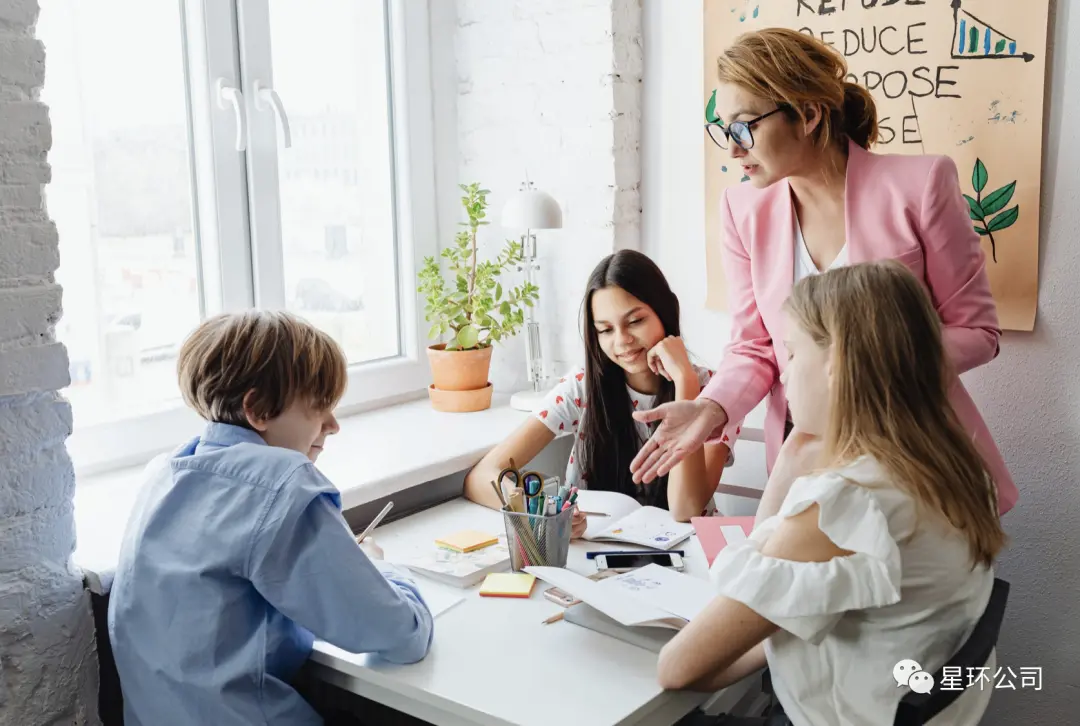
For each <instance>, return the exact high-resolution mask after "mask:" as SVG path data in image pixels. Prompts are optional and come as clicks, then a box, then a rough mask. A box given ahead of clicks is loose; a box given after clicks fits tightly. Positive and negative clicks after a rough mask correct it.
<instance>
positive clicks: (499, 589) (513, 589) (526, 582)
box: [480, 572, 536, 597]
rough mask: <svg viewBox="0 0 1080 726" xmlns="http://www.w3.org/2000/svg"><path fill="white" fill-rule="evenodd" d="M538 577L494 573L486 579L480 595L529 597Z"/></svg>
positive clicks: (524, 574) (520, 573) (519, 573)
mask: <svg viewBox="0 0 1080 726" xmlns="http://www.w3.org/2000/svg"><path fill="white" fill-rule="evenodd" d="M535 583H536V577H535V576H534V575H530V574H528V573H526V572H493V573H491V574H490V575H488V576H487V577H486V578H485V579H484V584H483V585H481V586H480V594H481V595H482V596H484V597H528V596H529V595H530V594H532V589H533V585H534V584H535Z"/></svg>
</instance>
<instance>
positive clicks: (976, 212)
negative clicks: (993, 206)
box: [964, 194, 986, 222]
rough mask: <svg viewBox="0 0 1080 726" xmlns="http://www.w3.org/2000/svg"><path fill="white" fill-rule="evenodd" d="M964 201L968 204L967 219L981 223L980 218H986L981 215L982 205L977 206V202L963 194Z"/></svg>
mask: <svg viewBox="0 0 1080 726" xmlns="http://www.w3.org/2000/svg"><path fill="white" fill-rule="evenodd" d="M964 199H966V200H967V203H968V216H969V217H971V220H972V221H973V222H979V221H982V218H983V217H985V216H986V215H985V214H984V213H983V210H982V205H981V204H979V203H978V202H977V201H976V200H975V198H974V197H972V196H970V195H968V194H965V195H964Z"/></svg>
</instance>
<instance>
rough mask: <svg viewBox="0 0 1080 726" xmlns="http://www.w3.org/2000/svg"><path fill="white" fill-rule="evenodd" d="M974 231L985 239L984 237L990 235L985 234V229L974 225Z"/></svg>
mask: <svg viewBox="0 0 1080 726" xmlns="http://www.w3.org/2000/svg"><path fill="white" fill-rule="evenodd" d="M975 231H976V232H978V233H979V236H980V237H985V236H986V235H988V234H990V233H989V232H987V231H986V230H985V229H983V228H982V227H980V226H979V225H975Z"/></svg>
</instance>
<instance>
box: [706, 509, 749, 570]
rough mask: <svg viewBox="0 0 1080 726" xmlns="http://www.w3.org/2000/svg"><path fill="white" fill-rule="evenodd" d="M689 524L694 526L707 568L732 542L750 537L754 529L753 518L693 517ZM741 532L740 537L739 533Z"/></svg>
mask: <svg viewBox="0 0 1080 726" xmlns="http://www.w3.org/2000/svg"><path fill="white" fill-rule="evenodd" d="M690 524H692V525H694V531H695V532H697V536H698V542H700V543H701V549H702V550H704V551H705V559H706V560H707V561H708V563H709V566H710V567H711V566H712V563H713V560H715V559H716V556H717V555H718V554H720V550H722V549H724V548H725V547H727V546H728V544H730V543H731V542H732V541H741V540H743V539H745V538H746V537H749V536H750V532H751V531H752V530H753V529H754V518H753V517H693V518H692V519H691V520H690ZM740 531H741V532H742V536H740V535H739V532H740Z"/></svg>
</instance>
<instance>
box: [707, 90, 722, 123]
mask: <svg viewBox="0 0 1080 726" xmlns="http://www.w3.org/2000/svg"><path fill="white" fill-rule="evenodd" d="M719 121H720V118H719V117H718V116H717V115H716V90H715V89H714V90H713V92H712V95H711V96H709V102H708V103H707V104H705V123H710V124H714V123H717V122H719Z"/></svg>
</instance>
